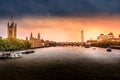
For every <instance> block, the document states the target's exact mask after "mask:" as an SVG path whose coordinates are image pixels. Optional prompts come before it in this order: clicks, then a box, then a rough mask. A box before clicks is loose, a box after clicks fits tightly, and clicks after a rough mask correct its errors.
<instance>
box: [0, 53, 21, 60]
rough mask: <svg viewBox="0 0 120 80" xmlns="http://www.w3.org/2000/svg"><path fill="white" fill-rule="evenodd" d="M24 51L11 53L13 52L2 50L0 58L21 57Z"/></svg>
mask: <svg viewBox="0 0 120 80" xmlns="http://www.w3.org/2000/svg"><path fill="white" fill-rule="evenodd" d="M21 57H22V53H11V52H2V53H0V59H14V58H21Z"/></svg>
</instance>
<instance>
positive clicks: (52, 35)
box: [0, 16, 120, 42]
mask: <svg viewBox="0 0 120 80" xmlns="http://www.w3.org/2000/svg"><path fill="white" fill-rule="evenodd" d="M9 21H10V19H4V20H0V22H2V24H0V29H1V30H2V31H1V32H0V35H1V36H2V37H3V38H6V37H7V32H6V28H7V22H9ZM15 22H16V23H17V24H18V33H17V34H18V38H20V39H25V38H26V36H29V34H30V33H31V32H33V33H34V34H33V35H36V34H37V33H38V32H40V33H41V36H42V38H44V39H47V40H53V41H57V42H59V41H81V30H82V29H83V31H84V37H85V41H86V40H90V39H97V36H99V34H101V33H103V34H107V33H109V32H113V34H114V35H115V37H118V35H119V26H120V23H119V22H120V19H119V16H112V17H107V16H101V17H100V16H97V17H92V18H91V17H89V18H88V17H87V18H82V17H38V18H36V17H26V18H21V19H17V18H16V19H15Z"/></svg>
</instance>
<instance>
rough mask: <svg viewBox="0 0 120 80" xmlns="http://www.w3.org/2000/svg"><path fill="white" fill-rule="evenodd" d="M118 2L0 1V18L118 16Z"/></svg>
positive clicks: (76, 0)
mask: <svg viewBox="0 0 120 80" xmlns="http://www.w3.org/2000/svg"><path fill="white" fill-rule="evenodd" d="M119 4H120V0H0V17H8V16H80V15H88V16H89V15H96V14H119V13H120V5H119Z"/></svg>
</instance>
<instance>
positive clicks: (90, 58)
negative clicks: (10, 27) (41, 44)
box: [0, 47, 120, 80]
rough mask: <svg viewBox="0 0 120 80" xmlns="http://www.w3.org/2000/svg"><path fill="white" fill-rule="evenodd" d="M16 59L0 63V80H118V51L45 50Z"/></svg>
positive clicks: (85, 49) (82, 49)
mask: <svg viewBox="0 0 120 80" xmlns="http://www.w3.org/2000/svg"><path fill="white" fill-rule="evenodd" d="M34 51H35V53H32V54H24V55H23V57H22V58H19V59H6V60H0V79H1V80H80V79H81V80H118V79H120V50H116V49H113V50H112V52H107V51H106V49H105V48H95V49H94V48H84V47H49V48H38V49H34Z"/></svg>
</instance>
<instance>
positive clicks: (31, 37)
mask: <svg viewBox="0 0 120 80" xmlns="http://www.w3.org/2000/svg"><path fill="white" fill-rule="evenodd" d="M31 39H33V34H32V32H31V34H30V40H31Z"/></svg>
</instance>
